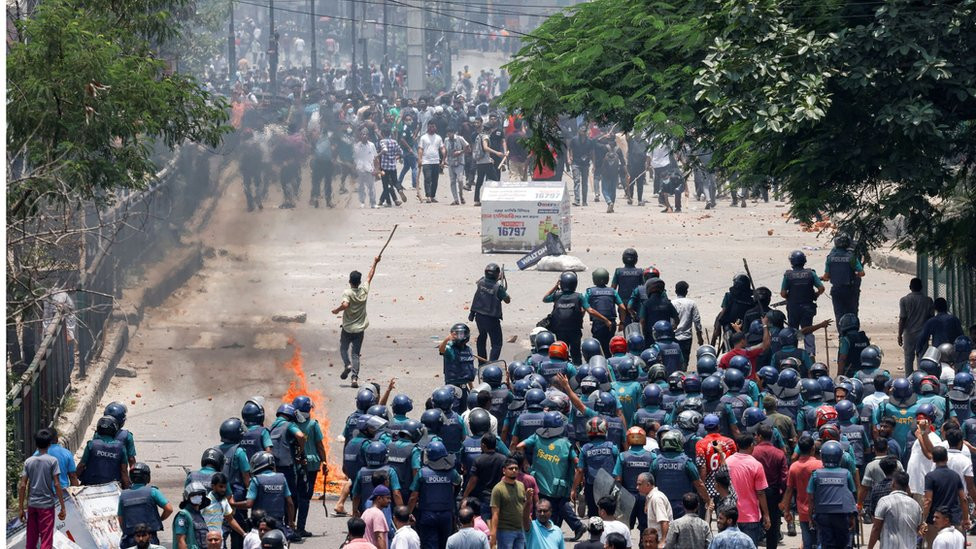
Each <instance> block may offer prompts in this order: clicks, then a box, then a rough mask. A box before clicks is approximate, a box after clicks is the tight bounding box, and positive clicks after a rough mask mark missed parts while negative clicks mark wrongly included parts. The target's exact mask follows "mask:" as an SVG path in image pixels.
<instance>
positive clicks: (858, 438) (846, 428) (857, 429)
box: [840, 423, 867, 467]
mask: <svg viewBox="0 0 976 549" xmlns="http://www.w3.org/2000/svg"><path fill="white" fill-rule="evenodd" d="M840 432H841V434H842V435H844V436H845V437H847V441H848V442H849V443H850V445H851V448H852V449H853V450H854V463H855V464H856V465H857V466H858V467H860V466H862V465H864V446H865V444H866V443H867V442H866V441H867V433H865V432H864V426H863V425H861V424H858V423H845V424H843V425H841V426H840Z"/></svg>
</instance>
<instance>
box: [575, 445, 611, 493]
mask: <svg viewBox="0 0 976 549" xmlns="http://www.w3.org/2000/svg"><path fill="white" fill-rule="evenodd" d="M616 446H617V445H616V444H614V443H613V442H610V441H609V440H606V439H604V440H594V441H593V442H587V443H586V444H584V445H583V448H581V449H580V453H581V454H582V455H583V457H584V459H585V460H586V471H585V472H586V483H587V484H593V483H594V482H595V481H596V475H597V473H599V472H600V470H601V469H603V470H604V471H606V472H607V473H610V474H613V466H614V465H616V463H617V457H616V456H615V455H614V454H613V449H614V448H616Z"/></svg>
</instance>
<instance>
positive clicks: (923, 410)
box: [915, 402, 936, 421]
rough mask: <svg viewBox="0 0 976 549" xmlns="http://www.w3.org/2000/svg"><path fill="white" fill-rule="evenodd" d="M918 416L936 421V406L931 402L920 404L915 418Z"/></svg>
mask: <svg viewBox="0 0 976 549" xmlns="http://www.w3.org/2000/svg"><path fill="white" fill-rule="evenodd" d="M918 416H925V417H926V418H928V419H929V421H932V420H934V419H935V417H936V411H935V406H933V405H932V403H931V402H926V403H924V404H919V405H918V409H917V410H915V417H916V418H917V417H918Z"/></svg>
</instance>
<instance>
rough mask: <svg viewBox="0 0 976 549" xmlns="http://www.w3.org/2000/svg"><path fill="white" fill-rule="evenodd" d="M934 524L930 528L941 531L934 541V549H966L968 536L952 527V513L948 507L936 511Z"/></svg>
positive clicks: (933, 519)
mask: <svg viewBox="0 0 976 549" xmlns="http://www.w3.org/2000/svg"><path fill="white" fill-rule="evenodd" d="M932 522H933V524H932V525H931V526H929V528H937V529H938V530H939V533H938V535H936V536H935V539H934V540H933V541H932V549H965V547H966V536H964V535H962V532H960V531H959V530H956V528H955V527H954V526H953V525H952V512H951V511H949V509H948V508H947V507H940V508H938V509H936V510H935V515H934V516H933V518H932Z"/></svg>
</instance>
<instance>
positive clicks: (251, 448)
mask: <svg viewBox="0 0 976 549" xmlns="http://www.w3.org/2000/svg"><path fill="white" fill-rule="evenodd" d="M359 415H360V414H359V413H358V412H357V413H356V422H358V421H359ZM350 417H352V416H350ZM353 425H355V422H354V423H353ZM352 436H353V435H352V434H351V433H350V435H349V436H348V437H346V438H352ZM240 446H241V448H243V449H244V453H246V454H247V459H251V457H252V456H254V454H256V453H258V452H261V451H264V450H265V449H266V448H270V447H271V432H270V431H268V430H267V429H266V428H265V427H264V425H248V426H247V430H246V431H244V437H243V438H242V439H241V442H240ZM206 486H210V485H209V484H207V485H206Z"/></svg>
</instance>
